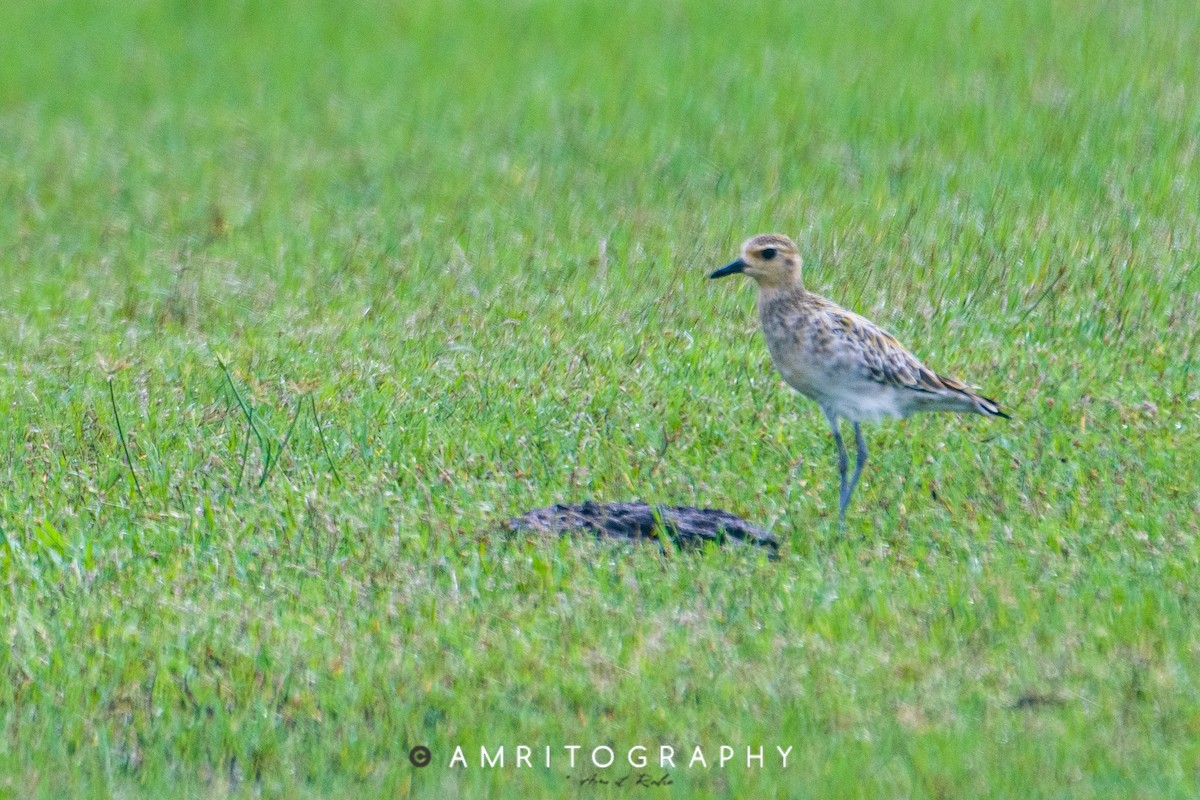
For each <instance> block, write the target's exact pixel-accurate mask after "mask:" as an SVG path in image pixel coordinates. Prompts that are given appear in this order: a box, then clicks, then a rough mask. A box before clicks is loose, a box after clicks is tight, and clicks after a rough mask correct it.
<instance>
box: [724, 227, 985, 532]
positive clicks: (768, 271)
mask: <svg viewBox="0 0 1200 800" xmlns="http://www.w3.org/2000/svg"><path fill="white" fill-rule="evenodd" d="M801 264H802V261H801V258H800V253H799V251H797V249H796V244H795V243H794V242H793V241H792V240H791V239H789V238H788V237H786V236H782V235H780V234H774V233H765V234H761V235H759V236H754V237H751V238H750V239H747V240H746V242H745V243H744V244H743V245H742V254H741V257H740V258H738V259H737V260H736V261H734V262H733V263H731V264H727V265H726V266H724V267H721V269H719V270H717V271H716V272H714V273H712V274H711V275H709V277H710V278H723V277H725V276H726V275H734V274H737V273H745V274H746V275H749V276H750V277H751V278H754V280H755V281H757V282H758V316H759V320H760V321H761V322H762V329H763V336H764V337H765V338H766V340H767V349H768V350H769V351H770V352H771V361H772V362H773V363H774V364H775V368H776V369H778V370H779V373H780V374H781V375H782V376H783V379H784V380H785V381H787V382H788V384H789V385H791V387H792V388H793V389H795V390H796V391H798V392H800V393H801V394H803V395H805V396H807V397H810V398H812V399H813V400H815V401H816V402H817V405H819V406H820V407H821V410H822V411H824V412H825V417H826V418H827V419H828V420H829V427H830V428H832V429H833V440H834V442H836V443H837V448H838V472H839V473H840V475H841V489H840V494H839V496H838V521H839V522H841V521H844V520H845V518H846V506H848V505H849V504H850V495H851V494H853V493H854V487H855V486H857V485H858V478H859V476H860V475H861V474H862V470H863V465H864V464H866V463H867V444H866V442H864V441H863V435H862V429H861V428H860V427H859V423H860V422H869V421H876V420H879V419H881V418H883V417H907V416H910V415H912V414H915V413H916V412H918V411H964V412H973V413H975V414H983V415H984V416H990V417H1004V418H1005V419H1007V418H1008V415H1007V414H1005V413H1004V412H1003V411H1001V410H1000V407H999V406H997V405H996V403H995V402H993V401H992V400H989V399H988V398H986V397H983V396H981V395H978V394H975V393H974V392H972V391H971V390H970V389H969V388H967V386H966V385H964V384H962V383H960V382H958V381H956V380H954V379H953V378H946V377H943V376H941V375H938V374H937V373H936V372H934V371H933V370H931V369H929V368H928V367H926V366H925V365H924V364H922V363H921V362H920V361H918V360H917V358H916V357H915V356H913V354H912V353H910V352H908V351H907V350H905V349H904V347H903V346H902V345H901V344H900V343H899V342H898V341H896V339H895V337H893V336H892V335H891V334H889V333H887V332H886V331H884V330H883V329H882V328H880V327H879V326H877V325H876V324H875V323H873V322H871V321H870V320H869V319H866V318H864V317H860V316H859V315H858V314H855V313H854V312H852V311H847V310H846V309H844V308H841V307H840V306H838V305H837V304H835V303H832V302H830V301H829V300H826V299H825V298H824V297H820V296H819V295H815V294H812V293H811V292H807V291H805V289H804V285H803V284H802V283H801V282H800V267H801ZM841 419H848V420H850V422H852V423H853V424H854V439H855V442H856V444H857V445H858V455H857V459H856V461H855V464H854V473H853V474H852V475H850V476H849V479H847V476H846V472H847V469H848V467H849V462H850V459H849V457H848V456H847V455H846V445H845V443H843V442H842V434H841V432H840V431H839V430H838V421H839V420H841Z"/></svg>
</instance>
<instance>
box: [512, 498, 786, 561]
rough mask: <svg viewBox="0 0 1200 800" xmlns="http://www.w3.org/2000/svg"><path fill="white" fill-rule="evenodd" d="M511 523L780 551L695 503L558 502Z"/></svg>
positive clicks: (519, 528) (759, 532)
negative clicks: (664, 537)
mask: <svg viewBox="0 0 1200 800" xmlns="http://www.w3.org/2000/svg"><path fill="white" fill-rule="evenodd" d="M507 527H508V529H509V530H511V531H515V532H526V533H528V532H533V533H554V534H568V533H575V534H578V533H587V534H592V535H594V536H599V537H609V538H613V539H623V540H626V541H640V540H649V541H655V542H657V541H660V540H659V538H658V537H659V534H660V533H665V534H666V536H667V537H668V538H670V539H671V541H673V542H675V544H677V545H679V546H681V547H697V546H700V545H702V544H704V543H705V542H713V543H716V544H719V545H725V544H731V545H753V546H756V547H763V548H766V549H767V550H768V551H770V554H771V556H772V557H774V556H775V555H777V554H778V552H779V540H778V539H776V538H775V537H774V536H773V535H772V534H770V533H767V531H765V530H763V529H762V528H760V527H758V526H757V525H752V524H751V523H749V522H747V521H746V520H744V519H742V518H741V517H739V516H737V515H736V514H731V513H729V512H728V511H720V510H718V509H714V508H692V507H691V506H657V505H655V506H652V505H650V504H648V503H594V502H592V501H590V500H589V501H588V502H586V503H582V504H580V505H569V506H566V505H553V506H548V507H546V508H538V509H534V510H533V511H530V512H527V513H525V514H522V515H521V516H519V517H514V518H513V519H510V520H509V521H508V523H507Z"/></svg>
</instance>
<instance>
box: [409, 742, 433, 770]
mask: <svg viewBox="0 0 1200 800" xmlns="http://www.w3.org/2000/svg"><path fill="white" fill-rule="evenodd" d="M408 760H409V762H411V763H412V765H413V766H414V767H417V768H420V767H428V766H429V762H430V761H432V760H433V753H430V752H429V748H428V747H426V746H425V745H423V744H419V745H417V746H416V747H414V748H413V749H412V750H409V751H408Z"/></svg>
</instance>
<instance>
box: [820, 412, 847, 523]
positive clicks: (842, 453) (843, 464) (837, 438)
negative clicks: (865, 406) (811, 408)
mask: <svg viewBox="0 0 1200 800" xmlns="http://www.w3.org/2000/svg"><path fill="white" fill-rule="evenodd" d="M825 417H826V418H827V419H828V420H829V428H830V429H831V430H832V431H833V441H834V442H835V443H836V444H837V449H838V476H839V477H840V478H841V481H840V485H839V489H838V523H839V524H840V523H843V522H845V521H846V506H847V505H848V504H849V503H850V491H848V490H847V483H846V471H847V470H848V469H849V468H850V456H849V455H847V454H846V443H845V442H843V441H842V432H841V431H839V430H838V419H837V417H835V416H834V415H833V414H831V413H829V412H828V411H826V412H825ZM850 488H851V489H852V487H850Z"/></svg>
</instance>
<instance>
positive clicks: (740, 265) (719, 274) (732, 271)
mask: <svg viewBox="0 0 1200 800" xmlns="http://www.w3.org/2000/svg"><path fill="white" fill-rule="evenodd" d="M745 271H746V262H745V261H742V260H741V259H740V258H739V259H738V260H737V261H734V262H733V263H731V264H726V265H725V266H723V267H721V268H720V269H719V270H717V271H716V272H714V273H713V274H712V275H709V276H708V277H709V278H724V277H725V276H726V275H737V274H738V273H739V272H745Z"/></svg>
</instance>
